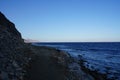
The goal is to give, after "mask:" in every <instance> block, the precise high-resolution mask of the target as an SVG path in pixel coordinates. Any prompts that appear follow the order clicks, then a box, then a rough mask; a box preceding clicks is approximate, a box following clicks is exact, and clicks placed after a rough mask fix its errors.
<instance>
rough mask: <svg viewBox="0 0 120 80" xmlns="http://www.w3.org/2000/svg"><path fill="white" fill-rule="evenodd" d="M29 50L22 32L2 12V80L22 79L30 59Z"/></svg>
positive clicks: (0, 26) (0, 60)
mask: <svg viewBox="0 0 120 80" xmlns="http://www.w3.org/2000/svg"><path fill="white" fill-rule="evenodd" d="M27 51H29V49H28V48H27V45H26V44H25V43H24V41H23V39H22V37H21V34H20V32H18V30H17V29H16V28H15V25H14V24H13V23H12V22H10V21H9V20H8V19H7V18H6V17H5V16H4V15H3V14H2V13H1V12H0V80H22V78H23V75H24V73H25V72H24V70H23V68H24V66H25V65H26V64H27V63H28V62H29V59H30V56H29V55H28V53H27Z"/></svg>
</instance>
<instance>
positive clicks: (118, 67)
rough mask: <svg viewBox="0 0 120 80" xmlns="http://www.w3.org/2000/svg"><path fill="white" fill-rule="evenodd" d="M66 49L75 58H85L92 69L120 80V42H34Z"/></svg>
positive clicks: (86, 63)
mask: <svg viewBox="0 0 120 80" xmlns="http://www.w3.org/2000/svg"><path fill="white" fill-rule="evenodd" d="M33 45H37V46H48V47H53V48H56V49H59V50H63V51H66V52H67V53H68V54H70V55H71V56H72V57H73V58H74V59H75V60H78V61H79V59H80V57H81V56H82V58H83V59H84V60H85V62H84V66H85V67H86V68H88V69H90V70H93V71H94V70H96V71H98V72H99V73H102V74H107V77H108V79H111V80H120V42H54V43H52V42H50V43H46V42H45V43H43V42H38V43H33Z"/></svg>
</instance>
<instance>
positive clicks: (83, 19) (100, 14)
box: [0, 0, 120, 42]
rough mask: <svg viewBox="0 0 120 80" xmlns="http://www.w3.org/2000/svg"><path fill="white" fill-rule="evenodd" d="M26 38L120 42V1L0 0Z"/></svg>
mask: <svg viewBox="0 0 120 80" xmlns="http://www.w3.org/2000/svg"><path fill="white" fill-rule="evenodd" d="M0 11H1V12H3V13H4V14H5V15H6V17H7V18H8V19H9V20H11V21H12V22H14V23H15V25H16V27H17V29H18V30H19V31H20V32H21V34H22V36H23V38H24V39H32V40H38V41H43V42H46V41H49V42H51V41H52V42H61V41H62V42H69V41H72V42H73V41H77V42H94V41H95V42H101V41H104V42H106V41H112V42H113V41H119V42H120V0H0Z"/></svg>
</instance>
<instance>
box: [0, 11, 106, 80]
mask: <svg viewBox="0 0 120 80" xmlns="http://www.w3.org/2000/svg"><path fill="white" fill-rule="evenodd" d="M83 62H84V60H82V58H81V60H80V61H79V62H76V61H75V60H74V59H73V58H72V57H71V56H70V55H69V53H66V52H64V51H61V50H57V49H54V48H51V47H43V46H42V47H40V46H39V47H38V46H33V45H31V44H26V43H24V40H23V39H22V37H21V34H20V33H19V32H18V30H17V29H16V28H15V25H14V24H13V23H12V22H10V21H9V20H8V19H7V18H6V17H5V16H4V15H3V14H2V13H1V12H0V80H107V79H106V76H105V75H103V74H99V73H97V71H90V70H89V69H87V68H85V67H84V66H83Z"/></svg>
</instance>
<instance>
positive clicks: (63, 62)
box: [25, 45, 107, 80]
mask: <svg viewBox="0 0 120 80" xmlns="http://www.w3.org/2000/svg"><path fill="white" fill-rule="evenodd" d="M31 46H32V47H33V48H34V50H36V51H34V52H36V54H35V55H36V57H37V56H38V55H40V54H41V55H42V54H43V53H44V52H45V51H47V53H46V54H47V55H48V53H50V54H49V58H50V61H51V62H53V64H54V66H57V67H59V68H58V69H62V74H64V75H62V76H64V79H63V80H67V79H68V80H98V79H99V80H107V78H106V75H104V74H100V73H98V72H97V71H91V70H89V69H88V68H85V67H84V66H83V61H82V60H81V61H80V62H79V63H77V66H76V65H75V66H74V67H72V68H70V65H71V64H74V63H76V62H75V61H74V59H73V58H72V57H71V56H70V55H69V53H67V52H65V51H62V50H59V49H56V48H53V47H46V46H36V45H31ZM35 48H36V49H35ZM38 49H39V50H38ZM43 49H44V50H45V51H44V50H43ZM40 50H43V53H40V52H39V51H40ZM34 57H35V56H34ZM37 60H38V59H36V58H33V59H32V60H31V61H30V63H29V66H28V67H27V68H28V70H27V73H29V69H30V66H32V65H33V64H34V62H36V61H37ZM49 66H50V65H49ZM78 66H80V67H78ZM76 67H78V69H79V70H77V69H76ZM56 69H57V68H56ZM27 77H29V76H27ZM25 80H28V79H25ZM29 80H32V79H29ZM46 80H47V79H46Z"/></svg>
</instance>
